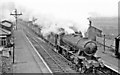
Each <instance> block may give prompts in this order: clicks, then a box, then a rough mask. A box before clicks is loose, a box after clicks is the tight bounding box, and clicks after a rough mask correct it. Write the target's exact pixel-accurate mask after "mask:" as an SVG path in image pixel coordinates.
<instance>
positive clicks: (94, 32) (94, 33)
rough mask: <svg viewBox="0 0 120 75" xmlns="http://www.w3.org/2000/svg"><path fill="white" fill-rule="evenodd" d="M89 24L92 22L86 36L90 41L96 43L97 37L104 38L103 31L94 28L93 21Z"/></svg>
mask: <svg viewBox="0 0 120 75" xmlns="http://www.w3.org/2000/svg"><path fill="white" fill-rule="evenodd" d="M89 22H90V24H89V28H88V30H87V32H86V34H85V35H86V36H87V37H88V38H89V39H91V40H94V41H96V36H98V37H101V36H102V30H100V29H98V28H96V27H94V26H92V21H89Z"/></svg>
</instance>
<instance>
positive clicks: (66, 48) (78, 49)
mask: <svg viewBox="0 0 120 75" xmlns="http://www.w3.org/2000/svg"><path fill="white" fill-rule="evenodd" d="M46 41H47V42H49V43H50V44H51V45H53V46H54V50H55V51H56V52H58V53H60V54H61V55H63V56H64V57H65V58H66V59H68V60H69V61H71V62H72V63H73V64H75V66H76V68H75V69H76V71H79V72H80V73H87V72H92V73H94V72H96V71H97V70H98V69H99V70H100V69H102V68H103V67H104V65H103V63H102V61H100V59H99V58H100V57H96V56H95V53H96V51H97V43H96V42H95V41H92V40H90V39H88V38H83V37H82V34H79V35H74V34H70V35H65V33H64V32H63V33H60V34H53V33H52V34H51V35H50V36H49V37H48V38H47V39H46Z"/></svg>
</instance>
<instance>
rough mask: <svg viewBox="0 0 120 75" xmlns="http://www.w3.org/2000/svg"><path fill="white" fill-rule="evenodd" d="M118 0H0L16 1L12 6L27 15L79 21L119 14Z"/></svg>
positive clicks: (2, 1)
mask: <svg viewBox="0 0 120 75" xmlns="http://www.w3.org/2000/svg"><path fill="white" fill-rule="evenodd" d="M118 1H119V0H0V5H2V4H4V3H5V2H11V3H12V2H14V3H15V4H11V6H14V5H15V7H17V8H19V9H21V10H20V11H22V12H24V11H26V12H27V13H26V14H27V15H29V14H43V15H47V16H50V17H55V18H57V19H69V20H75V21H79V20H80V18H82V17H85V18H86V17H88V16H90V17H101V16H107V17H111V16H117V14H118ZM9 5H10V4H9ZM11 8H12V7H11ZM10 11H11V10H10ZM29 12H30V13H29ZM0 13H1V11H0ZM7 14H8V12H7Z"/></svg>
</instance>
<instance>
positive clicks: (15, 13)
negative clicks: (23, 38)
mask: <svg viewBox="0 0 120 75" xmlns="http://www.w3.org/2000/svg"><path fill="white" fill-rule="evenodd" d="M10 15H13V16H14V17H15V20H16V30H17V19H18V16H20V15H22V13H19V14H18V11H17V9H15V11H14V13H11V14H10Z"/></svg>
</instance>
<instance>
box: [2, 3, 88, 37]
mask: <svg viewBox="0 0 120 75" xmlns="http://www.w3.org/2000/svg"><path fill="white" fill-rule="evenodd" d="M15 8H17V9H18V10H19V11H22V12H23V15H22V16H21V18H22V19H24V20H26V21H28V20H29V21H31V20H32V18H33V17H35V18H37V21H36V22H35V23H36V24H37V25H38V26H40V27H42V30H41V32H42V34H43V36H48V35H49V34H50V33H51V32H52V33H59V32H60V31H59V29H60V28H63V29H64V31H65V33H66V34H72V33H75V32H76V31H78V32H79V31H81V32H82V35H83V36H84V33H85V32H86V31H87V29H88V24H89V21H88V20H87V18H88V17H89V16H87V14H83V15H82V16H80V21H79V22H75V21H72V20H61V19H57V18H55V17H54V16H52V15H46V14H41V13H36V12H33V11H32V10H30V9H28V8H27V9H25V7H24V6H19V5H17V6H16V5H15V3H14V2H7V3H2V4H0V11H2V12H0V20H3V19H9V20H12V21H14V20H15V19H14V17H12V16H10V12H11V11H13V10H14V9H15Z"/></svg>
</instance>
